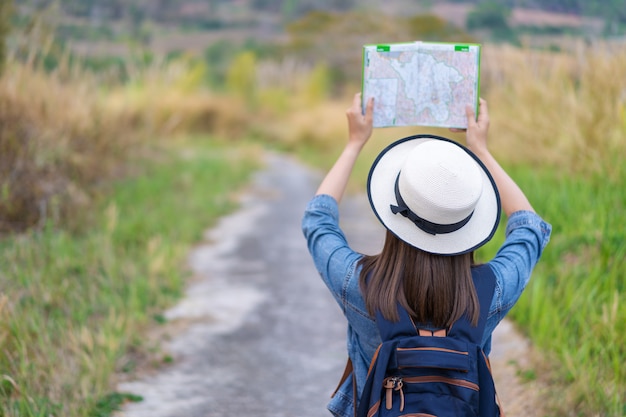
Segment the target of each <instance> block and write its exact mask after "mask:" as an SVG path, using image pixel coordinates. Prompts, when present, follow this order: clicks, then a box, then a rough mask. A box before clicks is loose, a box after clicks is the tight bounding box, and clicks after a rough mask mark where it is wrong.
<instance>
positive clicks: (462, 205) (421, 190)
mask: <svg viewBox="0 0 626 417" xmlns="http://www.w3.org/2000/svg"><path fill="white" fill-rule="evenodd" d="M372 112H373V100H371V99H370V100H369V101H368V103H367V105H366V109H365V114H364V115H363V114H362V111H361V96H360V94H357V95H355V97H354V100H353V103H352V106H351V107H350V108H349V109H348V110H347V112H346V114H347V118H348V130H349V138H348V143H347V145H346V147H345V148H344V150H343V152H342V154H341V155H340V156H339V158H338V160H337V161H336V163H335V164H334V166H333V167H332V168H331V170H330V171H329V172H328V174H327V175H326V177H325V178H324V180H323V181H322V183H321V185H320V186H319V188H318V190H317V193H316V195H315V197H314V198H313V199H312V200H311V201H310V202H309V204H308V205H307V207H306V211H305V214H304V218H303V222H302V228H303V232H304V235H305V237H306V239H307V244H308V248H309V251H310V253H311V255H312V257H313V260H314V262H315V266H316V268H317V270H318V271H319V272H320V274H321V276H322V278H323V280H324V282H325V283H326V285H327V286H328V288H329V289H330V291H331V293H332V294H333V296H334V297H335V299H336V300H337V302H338V303H339V305H340V307H341V309H342V310H343V312H344V314H345V316H346V318H347V320H348V340H347V348H348V354H349V357H350V359H351V361H352V364H353V372H354V376H355V378H354V381H356V387H353V379H351V378H348V379H346V380H345V382H344V383H343V384H342V385H341V386H340V387H339V388H338V390H337V392H336V393H335V395H334V396H333V398H332V399H331V402H330V403H329V405H328V409H329V410H330V411H331V412H332V413H333V414H334V415H335V416H342V417H344V416H345V417H348V416H352V415H353V413H354V402H355V398H354V395H355V393H356V395H357V399H356V400H358V397H359V396H360V394H361V392H362V389H363V385H364V382H365V380H366V377H367V371H368V367H369V364H370V361H371V360H372V356H373V354H374V352H375V350H376V348H377V347H378V345H379V344H380V336H379V334H378V330H377V327H376V323H375V321H374V319H373V317H375V313H376V312H377V311H379V312H380V313H381V314H382V315H383V316H384V317H385V318H386V319H388V320H392V321H394V320H396V319H397V303H400V304H401V305H402V306H403V307H404V308H405V309H406V310H407V311H408V312H409V314H410V315H411V317H412V319H413V321H414V322H415V323H422V324H425V325H427V326H428V327H429V328H433V329H448V328H450V326H451V325H452V323H454V322H455V321H456V320H457V319H459V318H460V317H461V316H464V315H465V316H466V317H468V318H469V320H470V322H473V323H475V322H476V321H477V320H478V315H479V311H480V307H479V304H478V300H477V297H476V292H475V288H474V284H473V282H472V270H473V267H474V265H473V251H474V250H476V249H477V248H479V247H480V246H482V245H483V244H485V243H486V242H487V241H489V240H490V239H491V237H492V236H493V234H494V232H495V230H496V228H497V226H498V223H499V220H500V211H501V210H502V211H504V213H505V214H506V216H507V218H508V221H507V226H506V240H505V242H504V243H503V245H502V247H501V248H500V250H499V251H498V253H497V255H496V256H495V257H494V258H493V259H492V260H491V261H489V262H488V263H487V265H488V266H489V267H490V268H491V270H492V271H493V274H494V275H495V279H496V289H495V292H494V296H493V299H492V301H491V306H490V308H489V314H488V318H487V324H486V328H485V332H484V334H483V338H482V341H483V349H484V351H485V353H486V354H489V351H490V348H491V333H492V332H493V330H494V329H495V327H496V325H497V324H498V323H499V322H500V320H502V319H503V318H504V316H505V315H506V314H507V313H508V311H509V310H510V309H511V308H512V307H513V305H514V304H515V302H516V301H517V300H518V299H519V297H520V295H521V294H522V291H523V290H524V288H525V286H526V284H527V283H528V280H529V279H530V275H531V272H532V269H533V268H534V266H535V264H536V263H537V261H538V260H539V257H540V256H541V253H542V251H543V249H544V247H545V246H546V244H547V243H548V240H549V237H550V232H551V226H550V225H549V224H547V223H546V222H544V221H543V220H542V219H541V218H540V217H539V216H538V215H537V214H536V213H535V212H534V210H533V208H532V206H531V205H530V203H529V201H528V199H527V198H526V196H525V195H524V193H523V192H522V191H521V189H520V188H519V187H518V186H517V184H516V183H515V182H514V181H513V180H512V179H511V178H510V177H509V176H508V174H507V173H506V172H505V171H504V170H503V169H502V168H501V167H500V165H499V164H498V162H497V161H496V160H495V159H494V158H493V156H492V155H491V154H490V152H489V150H488V148H487V131H488V128H489V114H488V109H487V103H486V102H485V101H484V100H482V99H481V100H480V104H479V114H478V118H476V117H475V115H474V112H473V110H471V109H470V108H468V110H467V120H468V128H467V131H466V143H467V147H464V146H462V145H460V144H457V143H455V142H453V141H450V140H447V139H444V138H439V137H429V136H424V135H417V136H412V137H408V138H404V139H402V140H399V141H397V142H395V143H393V144H391V145H390V146H389V147H387V148H386V149H385V150H383V152H382V153H381V154H380V155H379V156H378V158H377V159H376V161H375V162H374V164H373V166H372V168H371V171H370V177H369V179H368V196H369V199H370V203H371V205H372V209H373V210H374V212H375V214H376V216H377V217H378V219H379V220H380V221H381V223H382V224H383V225H384V226H385V228H386V229H387V234H386V239H385V243H384V246H383V249H382V251H381V253H380V254H378V255H374V256H363V255H362V254H359V253H357V252H355V251H353V250H352V249H351V248H350V247H349V246H348V243H347V241H346V238H345V236H344V234H343V232H342V231H341V228H340V227H339V212H338V204H339V202H340V201H341V198H342V196H343V194H344V191H345V188H346V185H347V182H348V179H349V177H350V173H351V171H352V168H353V166H354V163H355V161H356V159H357V157H358V155H359V153H360V151H361V149H362V148H363V146H364V145H365V143H366V142H367V140H368V139H369V137H370V136H371V134H372Z"/></svg>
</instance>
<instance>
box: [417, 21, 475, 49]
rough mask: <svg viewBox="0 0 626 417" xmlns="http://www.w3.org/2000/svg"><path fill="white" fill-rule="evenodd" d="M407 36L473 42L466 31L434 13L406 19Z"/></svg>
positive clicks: (418, 38) (425, 39)
mask: <svg viewBox="0 0 626 417" xmlns="http://www.w3.org/2000/svg"><path fill="white" fill-rule="evenodd" d="M406 25H407V27H408V32H409V38H410V39H415V40H422V41H439V42H475V41H476V40H475V39H474V38H473V37H472V36H470V35H469V34H468V33H467V32H465V31H464V30H462V29H461V28H458V27H456V26H454V25H452V24H450V23H449V22H447V21H446V20H444V19H442V18H440V17H438V16H434V15H417V16H413V17H409V18H408V19H407V21H406Z"/></svg>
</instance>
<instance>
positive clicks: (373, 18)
mask: <svg viewBox="0 0 626 417" xmlns="http://www.w3.org/2000/svg"><path fill="white" fill-rule="evenodd" d="M287 33H288V35H289V41H288V43H287V45H286V53H287V54H289V55H292V56H294V57H296V58H297V59H299V60H302V61H304V62H306V63H307V64H310V65H316V64H317V63H318V62H323V63H325V64H326V65H328V69H329V73H330V74H331V84H333V85H334V86H337V85H342V84H344V83H346V82H348V83H352V84H355V83H358V82H359V81H360V79H361V61H362V58H363V52H362V47H363V45H365V44H372V43H389V42H406V41H411V40H418V39H420V40H440V41H461V42H469V41H472V38H471V37H470V36H469V35H468V34H466V33H465V32H464V31H462V30H461V29H459V28H457V27H455V26H453V25H450V24H447V23H446V22H444V21H443V20H441V19H439V18H438V17H435V16H430V15H427V16H415V17H397V16H388V15H386V14H373V13H362V12H348V13H330V12H323V11H316V12H311V13H308V14H307V15H305V16H304V17H302V18H301V19H298V20H296V21H294V22H292V23H290V24H289V25H288V26H287Z"/></svg>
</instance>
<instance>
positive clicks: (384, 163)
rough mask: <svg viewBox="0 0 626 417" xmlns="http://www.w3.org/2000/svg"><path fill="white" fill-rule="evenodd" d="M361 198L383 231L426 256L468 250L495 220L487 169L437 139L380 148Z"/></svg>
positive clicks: (495, 197) (488, 234) (485, 237)
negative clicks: (366, 194)
mask: <svg viewBox="0 0 626 417" xmlns="http://www.w3.org/2000/svg"><path fill="white" fill-rule="evenodd" d="M367 193H368V197H369V200H370V204H371V205H372V209H373V210H374V213H375V214H376V216H377V217H378V219H379V220H380V221H381V223H382V224H383V225H384V226H385V227H386V228H387V230H389V231H390V232H391V233H393V234H394V235H396V236H397V237H398V238H399V239H401V240H403V241H404V242H406V243H408V244H410V245H412V246H414V247H416V248H418V249H421V250H423V251H426V252H429V253H434V254H439V255H459V254H462V253H467V252H470V251H473V250H475V249H477V248H479V247H480V246H482V245H484V244H485V243H487V242H488V241H489V240H490V239H491V238H492V237H493V234H494V233H495V231H496V229H497V227H498V223H499V221H500V196H499V194H498V189H497V188H496V184H495V182H494V180H493V178H492V177H491V175H490V174H489V171H488V170H487V168H486V167H485V166H484V165H483V163H482V162H481V161H480V160H479V159H478V157H476V155H474V154H473V153H472V152H471V151H470V150H469V149H467V148H466V147H464V146H463V145H461V144H459V143H456V142H454V141H452V140H450V139H446V138H443V137H440V136H431V135H415V136H410V137H407V138H404V139H400V140H398V141H396V142H394V143H392V144H391V145H389V146H388V147H387V148H385V149H384V150H383V151H382V152H381V153H380V155H378V157H377V158H376V160H375V161H374V163H373V165H372V168H371V169H370V173H369V178H368V181H367Z"/></svg>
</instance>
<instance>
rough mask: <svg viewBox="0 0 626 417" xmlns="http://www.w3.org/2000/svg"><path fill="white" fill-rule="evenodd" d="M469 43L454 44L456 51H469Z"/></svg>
mask: <svg viewBox="0 0 626 417" xmlns="http://www.w3.org/2000/svg"><path fill="white" fill-rule="evenodd" d="M469 49H470V47H469V45H454V51H455V52H469Z"/></svg>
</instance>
